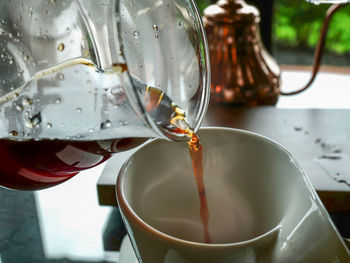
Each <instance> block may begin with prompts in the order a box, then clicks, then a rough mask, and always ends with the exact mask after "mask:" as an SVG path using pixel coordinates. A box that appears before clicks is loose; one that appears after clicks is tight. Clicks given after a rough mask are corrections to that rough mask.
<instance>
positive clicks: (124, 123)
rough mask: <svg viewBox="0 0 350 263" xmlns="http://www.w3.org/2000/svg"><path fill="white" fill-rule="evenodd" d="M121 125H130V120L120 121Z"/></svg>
mask: <svg viewBox="0 0 350 263" xmlns="http://www.w3.org/2000/svg"><path fill="white" fill-rule="evenodd" d="M119 125H120V126H126V125H128V122H127V121H120V122H119Z"/></svg>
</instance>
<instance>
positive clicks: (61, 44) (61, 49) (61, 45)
mask: <svg viewBox="0 0 350 263" xmlns="http://www.w3.org/2000/svg"><path fill="white" fill-rule="evenodd" d="M64 48H65V46H64V44H63V43H60V44H59V45H58V47H57V50H58V51H63V50H64Z"/></svg>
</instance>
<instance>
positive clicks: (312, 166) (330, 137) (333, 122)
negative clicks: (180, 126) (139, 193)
mask: <svg viewBox="0 0 350 263" xmlns="http://www.w3.org/2000/svg"><path fill="white" fill-rule="evenodd" d="M349 118H350V110H340V109H336V110H335V109H333V110H332V109H279V108H276V107H272V106H266V107H254V108H237V107H232V106H222V105H211V106H210V107H209V111H208V113H207V115H206V118H205V120H204V123H203V125H202V126H221V127H232V128H238V129H244V130H248V131H252V132H256V133H259V134H261V135H264V136H267V137H269V138H270V139H272V140H274V141H276V142H278V143H279V144H281V145H282V146H284V147H285V148H286V149H287V150H289V151H290V152H291V153H292V154H293V155H294V156H295V157H296V159H297V160H298V161H299V162H300V164H301V165H302V167H303V168H304V169H305V170H306V173H307V174H308V176H309V178H310V180H311V183H312V185H313V186H314V187H315V189H316V190H317V192H318V194H319V196H320V197H321V199H322V201H323V202H324V204H325V206H326V208H327V209H328V211H329V212H350V122H349V121H348V119H349ZM132 152H133V151H129V152H126V153H123V154H122V155H119V154H118V156H115V157H113V158H112V160H111V161H110V162H109V163H108V164H107V165H106V167H105V169H104V171H103V173H102V175H101V177H100V179H99V181H98V185H97V189H98V196H99V202H100V204H101V205H114V206H115V205H117V203H116V199H115V190H114V186H115V182H116V178H117V174H118V171H119V169H120V167H121V165H122V164H123V162H124V161H125V160H126V159H127V158H128V157H129V156H130V155H131V154H132Z"/></svg>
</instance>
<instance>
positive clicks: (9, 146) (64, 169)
mask: <svg viewBox="0 0 350 263" xmlns="http://www.w3.org/2000/svg"><path fill="white" fill-rule="evenodd" d="M106 145H107V147H106ZM108 147H113V142H112V141H64V140H41V141H35V140H30V141H13V140H7V139H1V140H0V160H1V161H0V162H1V164H0V185H1V186H4V187H7V188H11V189H17V190H38V189H43V188H47V187H50V186H54V185H57V184H59V183H62V182H64V181H66V180H68V179H70V178H71V177H72V176H74V175H76V174H77V173H78V172H80V171H82V170H85V169H89V168H92V167H94V166H96V165H98V164H100V163H102V162H104V161H106V160H107V159H108V158H110V156H111V151H110V149H108Z"/></svg>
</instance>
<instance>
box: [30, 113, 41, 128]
mask: <svg viewBox="0 0 350 263" xmlns="http://www.w3.org/2000/svg"><path fill="white" fill-rule="evenodd" d="M30 121H31V122H32V125H33V127H38V126H39V124H40V123H41V114H40V112H39V113H38V114H36V115H34V116H33V117H32V118H31V119H30Z"/></svg>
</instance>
